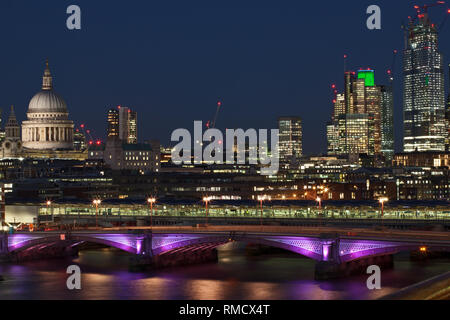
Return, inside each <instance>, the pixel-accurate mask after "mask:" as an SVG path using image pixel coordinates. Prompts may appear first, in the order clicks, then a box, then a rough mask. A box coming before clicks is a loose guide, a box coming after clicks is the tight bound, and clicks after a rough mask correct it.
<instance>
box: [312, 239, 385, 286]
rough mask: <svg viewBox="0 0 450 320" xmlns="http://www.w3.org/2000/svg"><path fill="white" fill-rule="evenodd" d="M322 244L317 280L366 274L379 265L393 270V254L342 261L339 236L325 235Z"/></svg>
mask: <svg viewBox="0 0 450 320" xmlns="http://www.w3.org/2000/svg"><path fill="white" fill-rule="evenodd" d="M320 239H321V242H322V260H321V261H318V262H317V263H316V266H315V279H316V280H328V279H337V278H343V277H347V276H350V275H352V274H362V273H365V272H366V270H367V267H368V266H371V265H377V266H379V267H380V268H382V269H388V268H392V267H393V265H394V258H393V255H392V254H380V255H373V256H369V257H367V258H364V257H362V258H359V259H357V260H352V261H348V262H345V261H344V262H343V261H341V258H340V254H339V248H340V240H339V236H337V235H333V234H323V235H321V236H320Z"/></svg>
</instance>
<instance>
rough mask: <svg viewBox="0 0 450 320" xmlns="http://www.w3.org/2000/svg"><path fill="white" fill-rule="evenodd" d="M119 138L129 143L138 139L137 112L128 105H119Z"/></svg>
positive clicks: (134, 142)
mask: <svg viewBox="0 0 450 320" xmlns="http://www.w3.org/2000/svg"><path fill="white" fill-rule="evenodd" d="M118 108H119V139H121V140H122V141H125V142H126V143H129V144H136V143H137V141H138V136H137V135H138V132H137V112H136V111H132V110H131V109H130V108H128V107H122V106H119V107H118Z"/></svg>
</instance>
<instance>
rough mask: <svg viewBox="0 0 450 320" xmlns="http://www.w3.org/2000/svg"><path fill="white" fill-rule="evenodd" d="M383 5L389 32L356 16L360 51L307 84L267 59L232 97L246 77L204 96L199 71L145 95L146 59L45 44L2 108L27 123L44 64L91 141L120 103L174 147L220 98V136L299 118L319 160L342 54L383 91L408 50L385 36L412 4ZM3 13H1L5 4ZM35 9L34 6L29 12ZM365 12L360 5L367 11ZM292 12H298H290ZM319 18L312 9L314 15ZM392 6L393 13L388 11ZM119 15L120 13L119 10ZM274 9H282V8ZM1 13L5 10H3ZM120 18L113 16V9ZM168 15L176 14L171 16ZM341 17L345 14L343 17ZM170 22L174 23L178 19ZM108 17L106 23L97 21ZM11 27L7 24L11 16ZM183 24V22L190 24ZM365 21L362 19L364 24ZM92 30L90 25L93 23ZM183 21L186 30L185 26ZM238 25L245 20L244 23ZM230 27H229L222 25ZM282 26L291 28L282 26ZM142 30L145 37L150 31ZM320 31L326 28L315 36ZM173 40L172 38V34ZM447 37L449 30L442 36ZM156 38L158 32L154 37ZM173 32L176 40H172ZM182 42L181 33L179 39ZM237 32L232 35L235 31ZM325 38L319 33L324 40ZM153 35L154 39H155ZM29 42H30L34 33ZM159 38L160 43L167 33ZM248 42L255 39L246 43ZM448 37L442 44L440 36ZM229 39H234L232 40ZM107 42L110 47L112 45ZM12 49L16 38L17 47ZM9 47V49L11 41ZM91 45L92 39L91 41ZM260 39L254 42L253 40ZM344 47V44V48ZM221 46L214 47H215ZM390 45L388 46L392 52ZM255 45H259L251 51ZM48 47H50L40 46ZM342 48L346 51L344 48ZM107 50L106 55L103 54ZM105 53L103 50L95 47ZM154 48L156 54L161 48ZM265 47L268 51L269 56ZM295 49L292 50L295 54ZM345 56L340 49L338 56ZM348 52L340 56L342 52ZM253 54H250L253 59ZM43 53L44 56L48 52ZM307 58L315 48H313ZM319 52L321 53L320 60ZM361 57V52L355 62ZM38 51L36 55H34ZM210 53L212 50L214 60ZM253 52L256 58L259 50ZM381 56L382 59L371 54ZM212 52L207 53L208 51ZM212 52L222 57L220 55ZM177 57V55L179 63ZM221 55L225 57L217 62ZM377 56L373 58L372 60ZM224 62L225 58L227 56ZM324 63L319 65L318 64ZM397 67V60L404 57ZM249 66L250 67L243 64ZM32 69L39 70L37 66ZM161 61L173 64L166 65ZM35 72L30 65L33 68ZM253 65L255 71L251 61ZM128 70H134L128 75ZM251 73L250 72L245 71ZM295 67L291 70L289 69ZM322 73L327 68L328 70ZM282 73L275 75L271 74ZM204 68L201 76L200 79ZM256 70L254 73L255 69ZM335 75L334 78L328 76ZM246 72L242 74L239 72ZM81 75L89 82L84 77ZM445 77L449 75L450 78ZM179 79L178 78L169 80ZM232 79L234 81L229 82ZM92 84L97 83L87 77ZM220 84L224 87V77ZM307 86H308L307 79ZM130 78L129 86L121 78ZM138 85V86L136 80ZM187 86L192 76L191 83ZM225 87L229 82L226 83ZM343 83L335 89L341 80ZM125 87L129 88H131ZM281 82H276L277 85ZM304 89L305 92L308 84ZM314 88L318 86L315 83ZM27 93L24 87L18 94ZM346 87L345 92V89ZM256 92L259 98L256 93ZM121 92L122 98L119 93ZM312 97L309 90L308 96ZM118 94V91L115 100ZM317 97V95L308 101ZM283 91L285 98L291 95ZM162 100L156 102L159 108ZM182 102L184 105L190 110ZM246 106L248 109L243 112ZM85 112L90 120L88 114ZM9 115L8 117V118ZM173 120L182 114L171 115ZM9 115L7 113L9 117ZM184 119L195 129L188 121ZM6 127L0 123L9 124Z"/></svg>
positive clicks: (352, 50)
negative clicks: (174, 135)
mask: <svg viewBox="0 0 450 320" xmlns="http://www.w3.org/2000/svg"><path fill="white" fill-rule="evenodd" d="M80 5H82V6H83V5H84V6H86V7H87V9H88V10H87V11H88V13H89V15H90V14H91V11H90V10H89V9H92V8H93V7H90V5H88V4H87V3H86V4H84V3H83V2H82V1H81V2H80ZM330 5H331V7H333V6H334V5H333V4H330ZM380 5H381V7H382V8H383V9H384V14H385V15H384V16H383V17H385V16H387V17H386V18H384V19H383V29H382V30H381V31H376V32H373V31H369V30H367V29H365V28H364V24H363V22H364V21H365V18H366V16H365V15H364V14H363V12H364V11H363V10H360V12H359V14H358V16H356V15H355V21H354V22H352V23H349V22H348V24H346V25H345V24H344V25H345V26H346V27H354V28H355V29H354V31H355V35H353V33H352V32H349V31H348V30H347V33H348V38H349V39H362V40H361V41H360V43H356V41H353V43H354V44H353V45H350V44H347V45H346V46H347V48H337V47H336V48H332V49H330V51H331V52H330V53H329V52H326V57H322V56H319V57H317V59H316V60H315V61H318V63H316V64H315V65H316V66H317V67H316V69H315V70H316V71H315V72H314V73H311V72H310V73H307V74H305V76H304V77H301V76H300V77H299V76H298V74H297V75H294V73H293V72H292V71H291V69H290V68H287V65H284V66H283V67H282V68H280V63H281V62H280V60H279V59H269V60H267V61H266V66H265V67H262V68H260V69H257V71H256V73H257V74H258V75H260V76H262V79H263V80H257V81H253V80H256V79H255V78H254V77H253V76H252V77H250V78H247V79H241V80H240V86H239V87H235V88H227V89H226V90H219V87H220V86H221V85H223V84H224V83H223V81H229V80H230V79H233V76H234V77H235V78H234V79H235V80H236V79H237V78H240V75H242V72H236V70H234V71H235V73H234V74H232V73H231V72H223V73H222V72H220V71H218V72H215V73H214V74H217V76H216V77H217V85H215V83H216V82H215V81H211V79H208V82H210V83H211V82H212V84H208V86H207V87H205V90H200V89H199V88H198V87H200V86H201V85H202V84H205V77H203V76H202V75H204V72H207V71H204V70H203V69H200V70H201V72H200V75H195V74H192V76H193V77H194V76H195V77H194V79H197V81H193V80H191V81H192V82H193V83H192V84H189V85H187V84H186V83H185V86H184V88H181V90H177V88H178V89H180V87H179V85H180V83H179V82H178V80H179V79H178V80H177V77H173V76H172V77H171V79H172V81H170V80H169V79H168V77H169V74H168V73H166V75H165V77H164V78H160V79H163V80H164V81H160V82H158V83H157V85H156V86H154V90H153V89H151V88H150V89H148V86H149V85H150V87H152V86H151V85H152V84H153V85H154V84H155V81H156V80H157V78H158V75H161V74H160V73H158V72H154V73H148V75H146V77H147V78H146V81H147V80H148V81H149V83H147V82H146V81H142V77H143V74H142V73H141V72H136V71H137V69H136V63H141V64H142V63H143V61H146V60H143V59H142V58H143V57H140V58H141V59H137V61H131V60H130V59H129V58H126V56H123V59H121V60H117V61H111V60H112V58H113V57H115V55H116V54H112V53H111V54H110V55H111V56H106V57H105V61H106V62H100V61H99V60H96V59H98V58H99V56H98V55H95V54H94V58H92V59H89V58H88V57H86V56H83V55H76V56H74V55H73V54H68V53H64V54H63V53H61V50H62V49H61V48H59V46H56V45H53V46H50V48H45V49H46V50H44V48H43V47H41V46H43V45H44V44H46V43H47V40H45V41H42V42H43V43H42V44H41V45H40V46H38V47H39V48H40V49H35V50H34V51H35V52H34V54H33V58H32V59H26V61H24V63H23V64H22V65H21V66H20V68H19V69H20V72H12V76H11V77H10V78H8V80H7V81H5V80H6V79H3V80H1V82H0V84H2V85H3V87H4V88H5V89H6V92H8V94H4V95H3V97H4V99H3V101H2V107H3V109H4V110H6V108H7V107H8V106H9V105H11V104H14V105H15V108H16V114H17V116H18V120H19V121H23V120H25V119H24V114H25V110H26V108H27V102H26V101H27V100H29V98H30V97H31V95H32V94H33V93H34V92H35V91H36V89H37V88H36V78H37V77H39V76H40V75H41V73H42V69H41V65H42V61H43V60H44V59H45V58H46V57H47V56H48V57H49V58H50V61H51V65H52V67H53V69H54V70H55V72H56V74H57V75H56V89H57V91H58V92H60V93H61V94H62V95H63V96H64V97H65V98H66V101H67V103H68V107H69V109H70V112H71V118H72V119H73V120H74V121H75V123H76V125H77V126H79V125H81V124H86V125H87V126H88V127H89V129H90V130H91V131H92V132H93V134H94V135H95V136H96V137H101V138H102V139H104V138H105V132H106V121H105V116H104V115H105V113H106V112H107V110H109V109H110V108H112V107H116V106H118V105H127V106H130V107H132V108H133V109H134V110H136V111H137V112H138V113H139V118H140V124H139V127H141V128H142V132H140V133H139V137H140V138H141V139H142V140H144V139H150V138H156V139H159V140H161V142H162V143H163V144H168V140H169V138H170V133H171V132H172V130H174V129H176V128H179V127H189V123H191V120H203V121H204V122H206V121H207V120H208V119H212V118H213V115H214V112H215V107H216V103H217V100H218V99H220V100H221V101H223V108H222V110H221V114H220V116H219V120H218V124H217V126H218V127H219V128H225V127H243V128H251V127H256V128H276V127H277V123H276V121H277V118H278V117H279V116H283V115H296V116H299V117H301V118H302V119H303V136H304V139H303V144H304V148H303V149H304V153H305V154H319V153H325V152H326V132H325V126H324V124H325V123H326V122H327V121H328V118H329V114H330V112H331V110H332V103H331V99H332V97H331V94H330V92H329V86H330V84H331V83H337V84H338V85H340V82H341V80H340V78H341V76H340V74H342V72H339V70H340V69H341V70H343V63H344V62H343V58H342V55H343V53H346V54H348V55H349V57H348V59H347V60H348V62H347V69H348V70H350V69H352V70H356V69H358V68H353V66H359V65H362V66H367V67H371V68H373V69H375V71H376V77H377V79H379V81H377V83H379V84H387V83H388V77H387V75H385V71H386V70H387V69H389V67H390V64H391V61H390V60H391V59H392V57H391V56H392V50H393V49H398V50H399V53H400V54H399V56H401V55H402V51H403V48H402V46H403V44H402V42H403V41H402V38H403V32H402V31H401V29H400V28H398V34H396V35H395V36H392V35H390V36H388V35H387V33H388V31H389V33H393V34H395V32H392V31H391V28H390V26H399V25H400V24H401V23H400V22H401V20H404V21H406V15H407V13H412V12H413V10H412V7H411V5H410V4H409V3H402V4H396V5H390V4H388V3H386V2H384V3H383V2H381V3H380ZM4 6H5V5H4ZM32 6H34V5H32ZM211 6H212V5H211ZM211 6H209V7H208V6H206V7H205V6H201V5H200V8H202V10H203V11H204V12H208V11H209V10H211V12H215V11H217V10H219V11H220V12H222V11H223V12H222V13H224V12H226V13H227V14H232V13H230V8H213V7H211ZM43 7H46V5H43ZM230 7H231V8H234V9H236V8H241V9H242V10H244V11H245V10H247V11H248V10H249V7H248V6H242V7H240V6H239V5H236V4H230ZM356 7H359V6H355V8H346V9H347V10H350V11H352V10H355V11H356V9H357V8H356ZM363 7H364V6H363V5H361V9H362V8H363ZM19 8H20V5H10V6H9V7H8V6H6V8H2V9H9V10H13V11H14V10H18V9H19ZM57 8H58V7H57V6H56V8H55V7H52V8H51V9H50V10H57ZM293 8H297V7H296V6H294V7H293ZM308 8H309V9H311V10H312V11H313V12H315V11H314V8H312V7H308ZM389 8H390V9H391V10H389ZM35 9H36V11H37V12H39V10H42V8H41V7H39V6H36V8H35ZM115 9H117V7H115ZM159 9H160V10H169V9H168V8H166V7H164V6H162V7H161V8H159ZM268 9H270V6H266V5H263V6H262V7H260V8H259V9H258V10H259V11H260V14H262V15H264V16H267V17H268V16H269V13H268V12H267V10H268ZM278 10H281V9H279V8H278ZM2 12H3V13H4V12H5V10H2ZM113 12H114V11H113ZM167 12H171V11H170V10H169V11H167ZM338 12H339V11H338ZM177 14H179V12H178V11H177ZM285 14H286V15H287V17H289V18H290V19H291V18H292V19H293V16H292V15H291V14H288V13H286V11H284V10H281V11H280V12H277V14H276V17H277V18H278V19H280V18H281V17H282V16H283V15H285ZM174 15H176V14H175V13H174ZM431 16H432V19H433V20H436V21H438V22H439V20H440V17H441V16H443V15H442V14H441V12H440V11H439V10H438V9H433V11H432V13H431ZM101 18H105V17H101ZM334 18H335V17H330V19H331V21H333V19H334ZM5 19H6V20H7V19H8V17H5ZM184 19H186V18H184ZM358 19H359V20H358ZM86 20H88V22H87V23H88V24H89V21H90V20H89V17H88V18H87V19H86ZM299 20H300V21H297V20H289V21H290V23H294V22H295V23H296V24H298V25H296V26H297V27H300V26H303V23H304V22H305V21H303V20H308V18H307V17H302V19H299ZM56 22H57V21H52V20H51V19H50V21H49V22H48V23H49V24H50V23H56ZM91 22H92V21H91ZM184 22H185V23H188V22H186V21H184ZM241 22H242V21H241ZM97 23H98V22H96V23H95V24H94V26H95V28H94V30H92V27H91V29H89V28H86V29H87V30H81V31H80V34H79V35H76V36H74V35H73V34H70V33H67V31H66V30H62V31H61V32H63V34H61V33H58V32H51V33H50V34H55V37H57V38H58V39H59V38H61V39H63V38H64V37H67V38H68V39H67V41H69V42H74V44H75V43H78V44H80V41H85V40H82V39H81V38H83V39H84V38H85V37H86V38H89V39H91V38H90V37H92V35H88V34H89V33H90V31H91V30H92V31H94V32H95V33H96V34H97V35H98V34H99V32H100V29H101V28H100V29H98V27H99V26H98V24H97ZM130 23H131V22H128V24H127V25H126V28H125V29H124V32H125V31H126V32H129V31H131V30H134V29H133V28H134V27H133V25H132V24H130ZM274 23H275V21H272V22H271V24H269V25H270V26H272V27H273V26H274ZM225 25H226V23H225ZM263 25H264V22H263V21H261V22H260V24H259V26H263ZM48 27H49V26H48V25H46V24H44V25H43V26H42V28H44V29H45V30H48ZM115 27H116V28H119V29H120V26H115ZM283 27H285V25H284V24H283ZM283 30H284V31H287V30H286V29H283ZM392 30H397V28H395V27H393V28H392ZM139 31H140V32H143V30H139ZM144 31H145V30H144ZM221 31H222V34H225V35H228V36H230V35H231V34H232V33H227V31H226V30H222V29H221ZM250 31H252V32H253V33H249V34H248V35H249V36H250V35H252V34H254V35H260V36H261V35H262V34H261V33H259V32H258V30H256V29H255V28H251V29H250V30H249V32H250ZM319 31H321V30H319ZM17 32H19V33H20V32H22V31H21V30H20V28H19V29H17ZM174 32H175V31H174ZM265 32H267V30H266V29H264V33H265ZM443 32H445V28H444V31H443ZM155 33H156V31H155ZM175 33H176V32H175ZM176 34H177V35H178V33H176ZM233 34H234V33H233ZM288 34H289V35H294V34H297V35H298V36H299V35H300V34H301V28H297V29H293V30H291V29H289V33H288ZM320 34H321V33H320V32H319V35H320ZM153 35H155V34H153ZM28 36H29V35H28ZM161 36H162V35H161ZM250 38H251V37H250ZM443 38H444V37H443ZM227 39H229V38H227ZM326 39H327V38H323V40H326ZM384 39H388V41H384V42H383V43H385V42H389V44H386V46H383V47H382V48H379V47H380V46H378V45H377V44H378V43H380V42H381V41H383V40H384ZM110 40H111V39H110ZM116 40H117V41H111V42H108V46H106V47H109V46H111V45H112V44H113V43H117V44H118V43H120V41H119V40H124V36H122V37H118V38H117V39H116ZM258 40H259V42H258V43H259V44H261V43H262V42H261V41H262V39H258ZM14 41H15V40H14ZM14 41H13V42H14ZM90 41H92V39H91V40H90ZM255 41H256V40H255ZM344 42H346V41H344ZM212 43H215V44H217V43H216V42H212ZM276 43H277V44H279V45H284V46H289V45H292V46H295V50H297V49H299V47H297V46H298V44H296V42H295V41H293V40H292V39H290V40H288V39H283V42H281V41H277V42H276ZM314 43H315V45H317V48H318V49H317V50H319V51H320V48H321V46H322V45H323V44H318V43H316V42H314ZM391 43H392V44H393V45H392V46H391V45H390V44H391ZM231 44H232V42H229V43H228V45H231ZM254 44H256V43H254ZM369 45H370V46H371V47H373V48H372V49H373V51H372V52H367V53H368V54H366V55H365V57H363V55H361V53H362V51H361V46H369ZM44 46H45V45H44ZM341 46H342V45H341ZM106 47H105V48H106ZM440 47H441V48H440V50H441V52H443V54H444V61H445V65H446V66H447V63H448V62H447V61H448V53H449V52H450V50H449V46H448V44H447V43H445V42H441V43H440ZM144 48H145V49H149V48H148V45H144V46H143V49H144ZM200 48H201V47H194V48H193V49H190V50H191V51H190V53H191V54H192V53H194V52H193V51H195V52H197V49H200ZM97 49H100V48H97ZM156 49H157V47H155V50H156ZM163 49H164V48H162V47H161V48H159V50H160V51H159V52H163V51H164V50H163ZM244 49H245V50H244V51H242V52H244V53H249V52H254V51H251V50H252V48H251V47H248V46H245V47H244ZM266 49H267V48H266ZM293 49H294V48H293ZM338 49H339V50H338ZM341 49H342V50H341ZM249 50H250V51H249ZM44 51H45V52H44ZM118 51H119V52H122V53H123V48H122V49H120V50H118ZM307 51H309V50H307ZM319 51H318V52H319ZM285 52H287V54H292V53H290V51H285ZM320 52H321V54H325V51H323V50H322V51H320ZM358 52H359V53H360V54H358ZM38 53H39V54H38ZM209 53H210V54H211V53H212V52H209ZM254 53H255V52H254ZM258 53H259V55H258V59H266V58H268V57H270V56H272V58H274V57H275V56H273V55H274V52H273V51H272V50H262V51H258ZM375 53H376V54H375ZM8 54H9V53H2V55H3V56H4V59H3V60H5V59H6V57H7V55H8ZM174 54H176V55H177V57H178V58H179V59H181V58H182V57H183V54H182V53H178V52H175V53H174ZM205 54H206V53H205ZM216 54H218V53H217V52H216ZM309 54H310V53H309V52H302V55H299V56H297V57H293V56H290V58H289V59H288V61H289V62H286V63H288V64H289V63H290V64H292V63H295V65H296V68H297V69H298V71H301V70H308V66H306V65H305V60H308V59H307V58H308V55H309ZM178 55H180V56H178ZM380 55H381V57H380ZM219 56H220V55H219ZM375 56H377V57H375ZM221 57H222V56H221ZM320 58H321V60H319V59H320ZM398 60H400V59H398ZM171 61H172V62H173V64H175V65H177V66H180V64H179V63H181V62H177V61H178V60H171ZM227 61H228V63H232V62H236V63H238V64H239V65H241V64H242V62H243V61H241V59H239V55H233V56H232V57H229V58H228V59H227ZM246 61H247V62H249V60H246ZM93 62H95V63H97V64H99V66H98V67H97V68H95V67H93V66H92V63H93ZM195 62H196V64H195V65H196V66H197V67H200V66H202V67H206V66H208V67H210V66H211V65H210V64H209V63H210V62H211V61H209V62H208V63H206V64H204V63H201V62H200V61H195ZM31 63H33V64H32V65H31ZM165 63H168V62H167V61H166V62H165ZM28 64H29V65H28ZM250 64H251V63H250ZM156 65H157V64H155V63H148V64H146V65H145V68H144V69H145V70H148V68H149V67H151V66H153V67H154V68H156ZM401 65H402V64H401V61H397V66H396V68H395V74H396V77H395V78H396V83H395V84H394V86H395V92H394V97H395V124H396V125H395V128H396V132H395V138H396V151H401V145H402V143H401V141H402V137H403V134H402V129H401V127H402V121H401V120H402V112H403V110H402V99H401V96H402V94H401V93H402V89H401V88H402V85H401V83H402V76H401V69H402V68H401ZM131 66H134V68H133V67H131ZM217 66H218V67H217V68H218V69H220V70H222V64H221V63H217ZM247 66H248V64H247ZM291 66H292V65H291ZM6 67H7V68H10V66H9V65H8V66H6ZM11 67H12V68H17V66H14V64H13V65H12V66H11ZM183 67H184V69H183V68H182V69H179V72H180V73H179V77H178V78H185V77H186V76H188V73H189V72H188V73H186V71H187V70H186V69H189V68H190V67H188V66H187V65H183ZM251 67H252V68H253V67H255V65H254V64H253V65H251ZM74 68H75V69H79V71H74ZM101 68H103V69H104V68H106V69H108V72H107V73H106V74H104V75H103V74H97V72H96V71H98V70H100V69H101ZM246 68H247V67H245V66H243V70H246ZM296 68H293V69H292V70H296ZM323 68H325V69H326V70H323ZM275 69H276V70H275ZM202 70H203V71H202ZM255 70H256V69H255ZM331 71H333V72H332V73H333V74H331ZM130 72H131V74H137V75H136V76H133V77H131V79H132V80H131V81H130V80H129V79H130V77H129V76H128V75H129V73H130ZM173 72H175V70H173V69H170V74H172V73H173ZM243 72H244V73H245V71H243ZM274 72H276V73H278V74H279V76H281V75H282V74H283V73H284V75H285V76H284V78H283V77H281V78H280V77H279V76H276V77H274V76H273V75H274ZM80 73H82V74H83V75H82V76H81V75H80ZM446 73H447V71H446ZM86 74H89V75H90V76H92V77H86ZM173 74H174V75H175V73H173ZM111 76H113V77H114V80H116V81H115V82H117V83H118V84H116V85H120V88H117V87H115V86H116V85H113V86H108V85H111V82H109V79H107V78H108V77H111ZM230 77H231V78H230ZM19 78H20V80H21V81H20V84H21V86H19V87H17V83H18V82H17V81H18V79H19ZM91 78H93V79H91ZM222 78H223V79H222ZM279 78H280V79H286V80H284V81H279V80H277V79H279ZM305 78H306V79H305ZM125 79H126V80H125ZM134 79H135V80H134ZM185 79H186V78H185ZM225 79H226V80H225ZM336 80H337V81H336ZM92 81H98V83H97V84H96V85H94V86H92ZM261 81H265V82H266V85H267V86H272V85H273V87H271V88H272V89H273V90H272V92H270V93H269V92H267V88H265V89H264V90H261V88H262V87H260V86H259V85H260V84H261ZM304 81H308V82H310V83H313V84H314V85H312V86H311V84H309V85H308V86H306V84H305V83H303V82H304ZM127 82H128V84H126V83H127ZM275 82H278V84H276V83H275ZM302 83H303V84H302ZM316 83H317V85H315V84H316ZM88 84H89V86H91V87H92V88H93V89H95V90H94V91H93V90H91V89H90V88H87V87H88ZM22 85H23V86H22ZM191 86H192V87H194V90H191V89H192V88H191ZM341 87H342V86H341ZM78 88H80V91H78ZM171 88H173V92H170V93H169V91H168V90H170V89H171ZM188 88H190V89H189V90H190V92H191V94H187V95H186V94H185V93H186V91H188ZM258 88H259V90H257V89H258ZM447 88H448V81H446V85H445V90H446V91H447ZM116 89H119V90H116ZM310 89H311V90H310ZM284 90H288V91H289V94H282V92H283V91H284ZM113 91H114V92H113ZM310 92H311V93H310ZM285 93H286V92H285ZM163 96H164V97H166V98H167V99H163V100H161V98H162V97H163ZM180 97H181V98H182V103H180V102H179V101H177V100H179V99H180ZM156 100H159V103H158V102H157V101H156ZM311 101H314V103H315V104H317V106H314V108H311V107H310V106H309V105H310V104H311ZM184 103H185V105H184ZM245 106H247V107H245ZM88 110H89V113H87V111H88ZM236 110H239V113H240V116H239V117H238V118H239V119H236V117H235V113H236ZM310 110H317V111H319V112H314V113H313V112H310ZM256 112H257V113H258V114H259V115H260V116H259V117H255V116H254V114H255V113H256ZM4 114H5V113H4ZM86 114H89V118H85V117H86ZM174 114H176V115H179V116H178V117H177V116H174ZM5 116H6V115H5ZM186 119H188V120H189V121H188V122H187V121H186ZM5 121H6V120H4V122H5ZM146 122H150V123H152V125H151V126H147V125H145V123H146Z"/></svg>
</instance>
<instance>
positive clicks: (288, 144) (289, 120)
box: [278, 117, 303, 163]
mask: <svg viewBox="0 0 450 320" xmlns="http://www.w3.org/2000/svg"><path fill="white" fill-rule="evenodd" d="M278 129H279V155H280V163H289V162H290V161H291V160H292V159H293V158H300V157H301V156H302V155H303V145H302V139H303V133H302V120H301V118H299V117H280V118H279V119H278Z"/></svg>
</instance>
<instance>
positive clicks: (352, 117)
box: [338, 113, 375, 155]
mask: <svg viewBox="0 0 450 320" xmlns="http://www.w3.org/2000/svg"><path fill="white" fill-rule="evenodd" d="M338 130H339V133H338V135H339V140H338V144H339V147H338V150H339V152H338V154H362V153H364V154H368V155H373V154H374V150H375V145H374V139H373V136H374V130H375V119H374V117H373V115H369V114H367V113H353V114H350V113H347V114H345V115H341V116H340V117H339V119H338Z"/></svg>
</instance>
